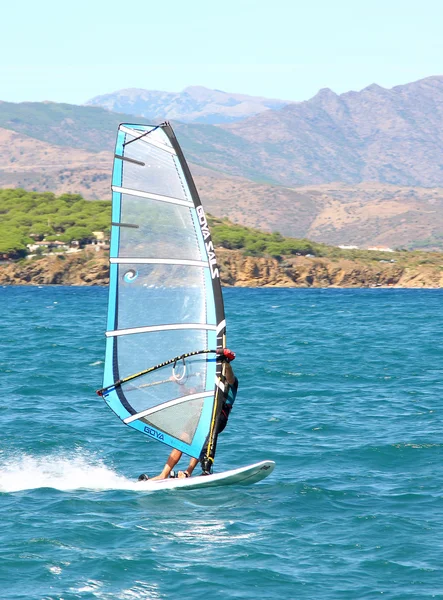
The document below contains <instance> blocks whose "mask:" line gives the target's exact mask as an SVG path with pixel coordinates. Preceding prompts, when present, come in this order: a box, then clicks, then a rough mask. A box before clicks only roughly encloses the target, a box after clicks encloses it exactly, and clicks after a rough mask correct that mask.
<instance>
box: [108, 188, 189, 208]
mask: <svg viewBox="0 0 443 600" xmlns="http://www.w3.org/2000/svg"><path fill="white" fill-rule="evenodd" d="M112 191H113V192H118V193H119V194H128V195H129V196H137V197H139V198H149V199H150V200H158V201H159V202H170V203H171V204H179V205H181V206H192V203H191V202H188V201H186V200H181V199H180V198H173V197H171V196H162V195H160V194H153V193H149V192H143V191H141V190H131V189H129V188H123V187H120V186H116V185H114V186H112Z"/></svg>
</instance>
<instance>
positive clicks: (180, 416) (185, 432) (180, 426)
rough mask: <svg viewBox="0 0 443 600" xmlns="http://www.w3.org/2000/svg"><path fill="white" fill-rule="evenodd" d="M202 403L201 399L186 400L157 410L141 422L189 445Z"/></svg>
mask: <svg viewBox="0 0 443 600" xmlns="http://www.w3.org/2000/svg"><path fill="white" fill-rule="evenodd" d="M203 402H204V399H203V398H198V399H196V400H188V401H186V402H183V403H181V404H177V405H175V406H171V407H168V408H164V409H162V410H159V411H158V412H156V413H155V414H152V415H149V416H148V417H146V418H143V419H142V421H144V422H145V423H147V424H148V425H153V426H154V427H157V429H160V430H161V431H164V432H165V433H167V434H169V435H172V436H174V437H175V438H177V439H179V440H181V441H182V442H186V443H187V444H191V443H192V440H193V438H194V434H195V431H196V429H197V425H198V422H199V420H200V416H201V412H202V408H203Z"/></svg>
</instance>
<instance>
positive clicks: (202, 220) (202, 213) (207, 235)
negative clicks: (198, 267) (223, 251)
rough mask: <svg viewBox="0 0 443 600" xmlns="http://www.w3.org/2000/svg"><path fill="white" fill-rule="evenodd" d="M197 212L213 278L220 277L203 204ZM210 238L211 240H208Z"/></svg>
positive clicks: (198, 207)
mask: <svg viewBox="0 0 443 600" xmlns="http://www.w3.org/2000/svg"><path fill="white" fill-rule="evenodd" d="M197 214H198V220H199V222H200V229H201V232H202V234H203V238H204V240H205V247H206V252H207V253H208V260H209V266H210V267H211V276H212V279H215V278H216V277H219V276H220V275H219V272H218V268H217V260H216V258H215V252H214V244H213V243H212V240H211V239H210V238H211V233H210V231H209V227H208V222H207V220H206V215H205V211H204V210H203V206H197ZM208 238H209V242H207V241H206V240H207V239H208Z"/></svg>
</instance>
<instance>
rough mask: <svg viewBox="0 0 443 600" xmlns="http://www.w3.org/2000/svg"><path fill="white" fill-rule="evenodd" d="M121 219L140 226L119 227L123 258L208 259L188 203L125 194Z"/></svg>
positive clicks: (122, 201)
mask: <svg viewBox="0 0 443 600" xmlns="http://www.w3.org/2000/svg"><path fill="white" fill-rule="evenodd" d="M120 221H121V222H122V223H127V224H132V225H138V228H133V227H121V228H120V244H119V253H118V255H119V256H121V257H128V258H129V257H146V258H147V257H149V258H180V259H189V260H205V259H206V257H204V259H203V258H202V255H201V252H200V247H199V243H198V237H197V235H198V234H197V232H196V229H195V227H194V222H193V220H192V214H191V209H190V208H188V207H187V206H180V205H177V204H169V203H167V202H161V201H158V200H151V199H149V198H139V197H136V196H131V195H129V194H122V198H121V217H120Z"/></svg>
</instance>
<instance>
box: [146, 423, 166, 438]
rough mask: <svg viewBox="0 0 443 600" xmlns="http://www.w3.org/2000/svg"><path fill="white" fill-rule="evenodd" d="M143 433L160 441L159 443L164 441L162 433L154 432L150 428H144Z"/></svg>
mask: <svg viewBox="0 0 443 600" xmlns="http://www.w3.org/2000/svg"><path fill="white" fill-rule="evenodd" d="M144 431H145V433H147V434H148V435H152V437H155V439H156V440H160V441H161V442H163V441H164V439H165V438H164V436H163V434H162V433H160V432H159V431H155V429H151V427H145V429H144Z"/></svg>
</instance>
